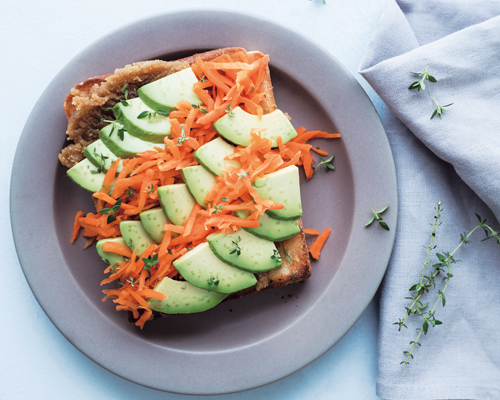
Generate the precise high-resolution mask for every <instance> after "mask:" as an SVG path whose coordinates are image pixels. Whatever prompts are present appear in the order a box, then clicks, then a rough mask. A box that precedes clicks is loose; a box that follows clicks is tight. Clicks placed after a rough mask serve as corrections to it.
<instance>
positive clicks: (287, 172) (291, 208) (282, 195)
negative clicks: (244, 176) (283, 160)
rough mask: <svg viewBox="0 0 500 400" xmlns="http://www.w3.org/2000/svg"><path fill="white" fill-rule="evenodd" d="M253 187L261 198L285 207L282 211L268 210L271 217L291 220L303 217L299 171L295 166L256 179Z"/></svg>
mask: <svg viewBox="0 0 500 400" xmlns="http://www.w3.org/2000/svg"><path fill="white" fill-rule="evenodd" d="M253 186H254V187H255V189H256V190H257V192H258V193H259V196H260V197H261V198H266V199H267V200H271V201H273V202H274V203H277V204H283V205H284V206H285V208H283V209H282V210H267V211H266V213H268V214H269V215H270V216H271V217H273V218H276V219H282V220H290V219H299V218H300V217H301V216H302V204H301V202H300V179H299V169H298V168H297V167H296V166H295V165H290V166H289V167H286V168H283V169H280V170H278V171H276V172H272V173H270V174H267V175H264V176H263V177H262V178H258V179H256V180H255V181H254V183H253Z"/></svg>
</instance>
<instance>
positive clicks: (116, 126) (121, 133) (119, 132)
mask: <svg viewBox="0 0 500 400" xmlns="http://www.w3.org/2000/svg"><path fill="white" fill-rule="evenodd" d="M101 122H108V123H110V124H111V125H113V126H112V127H111V130H110V131H109V134H108V136H111V135H112V134H113V132H114V131H115V129H117V133H116V134H117V135H118V137H119V138H120V140H124V133H125V127H124V126H123V125H122V124H120V123H119V122H118V121H110V120H108V119H106V118H101Z"/></svg>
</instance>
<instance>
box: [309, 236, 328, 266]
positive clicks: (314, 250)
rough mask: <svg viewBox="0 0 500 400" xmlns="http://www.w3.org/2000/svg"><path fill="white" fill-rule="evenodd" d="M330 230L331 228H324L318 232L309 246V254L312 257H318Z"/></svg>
mask: <svg viewBox="0 0 500 400" xmlns="http://www.w3.org/2000/svg"><path fill="white" fill-rule="evenodd" d="M331 231H332V230H331V229H330V228H326V229H325V230H324V231H323V232H321V233H320V234H319V236H318V237H317V238H316V240H315V241H314V243H313V244H312V245H311V246H309V253H311V256H312V257H313V258H314V259H316V260H317V259H318V258H319V254H320V252H321V249H322V248H323V245H324V244H325V242H326V240H327V239H328V236H330V232H331Z"/></svg>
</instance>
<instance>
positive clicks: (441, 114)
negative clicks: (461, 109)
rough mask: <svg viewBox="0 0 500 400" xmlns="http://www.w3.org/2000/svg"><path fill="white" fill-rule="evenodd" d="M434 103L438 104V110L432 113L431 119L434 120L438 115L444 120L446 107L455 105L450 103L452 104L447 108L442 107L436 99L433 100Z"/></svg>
mask: <svg viewBox="0 0 500 400" xmlns="http://www.w3.org/2000/svg"><path fill="white" fill-rule="evenodd" d="M432 101H433V102H434V104H436V109H435V110H434V112H433V113H432V115H431V119H432V118H434V117H435V116H436V114H437V115H439V117H440V118H443V113H444V112H445V111H446V110H445V109H444V107H449V106H452V105H453V103H450V104H446V105H445V106H442V105H440V104H438V102H437V101H436V100H435V99H432Z"/></svg>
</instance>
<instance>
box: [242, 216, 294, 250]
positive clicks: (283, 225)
mask: <svg viewBox="0 0 500 400" xmlns="http://www.w3.org/2000/svg"><path fill="white" fill-rule="evenodd" d="M235 214H236V216H237V217H239V218H248V216H249V215H250V212H248V211H244V210H241V211H236V212H235ZM259 224H260V226H259V227H258V228H243V229H244V230H246V231H248V232H250V233H252V234H254V235H255V236H258V237H260V238H262V239H267V240H271V241H273V242H281V241H283V240H286V239H290V238H292V237H294V236H295V235H296V234H297V233H299V232H300V226H299V221H298V220H293V219H292V220H289V221H282V220H279V219H274V218H272V217H270V216H269V215H267V214H263V215H261V217H260V218H259Z"/></svg>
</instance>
